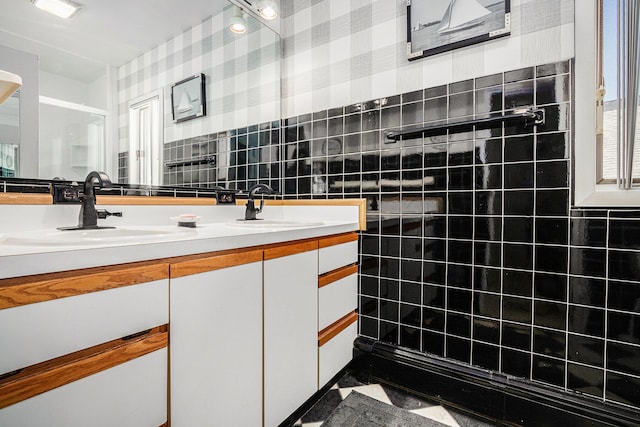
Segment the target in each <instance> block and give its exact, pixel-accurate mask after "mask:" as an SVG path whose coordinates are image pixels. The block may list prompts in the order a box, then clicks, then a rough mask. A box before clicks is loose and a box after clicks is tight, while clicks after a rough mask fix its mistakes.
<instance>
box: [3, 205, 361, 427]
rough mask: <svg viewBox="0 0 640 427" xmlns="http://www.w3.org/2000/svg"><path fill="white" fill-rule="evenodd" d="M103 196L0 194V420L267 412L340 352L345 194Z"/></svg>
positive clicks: (296, 394)
mask: <svg viewBox="0 0 640 427" xmlns="http://www.w3.org/2000/svg"><path fill="white" fill-rule="evenodd" d="M325 202H326V201H325ZM98 203H100V199H98ZM110 203H111V205H109V206H108V208H109V210H111V211H119V212H122V214H123V215H122V217H116V218H113V217H109V218H108V219H106V220H104V221H102V222H101V223H102V224H105V225H112V226H115V228H111V229H99V230H77V231H59V230H57V227H60V226H65V225H69V222H73V220H74V213H73V212H74V211H75V214H76V215H77V206H59V205H57V206H54V205H48V206H47V205H37V206H26V205H17V204H15V205H0V216H2V218H3V223H5V225H3V226H1V227H0V346H1V347H2V349H3V351H2V352H1V353H0V425H11V426H31V425H49V426H62V425H64V426H87V425H92V426H102V425H104V426H113V425H118V426H154V427H155V426H162V425H168V424H169V423H170V424H171V425H172V426H206V425H238V426H261V425H263V426H276V425H278V424H280V423H281V422H282V421H284V420H285V419H286V418H287V417H288V416H289V415H290V414H291V413H292V412H294V411H295V410H296V409H297V408H298V407H299V406H300V405H301V404H303V403H304V402H305V401H306V400H307V399H308V398H309V397H311V396H312V395H313V394H314V393H315V392H316V391H317V390H318V389H319V388H321V387H322V386H324V385H325V384H326V383H327V382H328V381H330V380H331V378H332V377H333V376H334V375H335V374H336V373H338V372H339V371H340V370H341V368H342V367H344V366H345V365H346V364H347V363H348V362H349V360H351V356H352V347H353V340H354V338H355V337H356V335H357V315H356V313H355V310H356V308H357V271H358V268H357V249H358V248H357V247H358V243H357V239H358V236H357V231H358V230H359V229H361V222H362V221H361V206H359V205H343V206H331V205H329V204H326V203H322V204H315V205H292V204H286V203H282V202H281V203H280V204H274V205H267V206H266V207H265V209H264V212H263V213H262V214H261V215H260V217H261V218H263V219H261V220H255V221H240V220H238V219H239V218H243V215H244V206H207V205H191V206H185V205H157V206H140V205H113V203H117V201H115V202H114V201H111V202H110ZM293 203H295V202H293ZM338 203H339V202H338ZM70 212H71V213H70ZM186 213H188V214H191V215H193V216H195V218H194V219H197V220H198V221H197V223H196V227H184V226H179V224H180V225H185V224H184V223H182V222H180V221H179V220H178V219H179V218H181V216H180V215H181V214H186ZM5 218H20V219H21V221H20V223H19V224H17V225H15V224H14V225H12V226H7V225H6V223H7V222H9V221H6V220H4V219H5Z"/></svg>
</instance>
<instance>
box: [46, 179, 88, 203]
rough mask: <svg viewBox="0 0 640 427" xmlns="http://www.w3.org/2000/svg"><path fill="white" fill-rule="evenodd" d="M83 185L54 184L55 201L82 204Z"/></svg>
mask: <svg viewBox="0 0 640 427" xmlns="http://www.w3.org/2000/svg"><path fill="white" fill-rule="evenodd" d="M81 192H82V191H81V187H80V186H79V185H78V184H75V185H74V184H53V203H54V204H58V203H67V204H77V205H79V204H81V203H82V199H81V198H80V193H81Z"/></svg>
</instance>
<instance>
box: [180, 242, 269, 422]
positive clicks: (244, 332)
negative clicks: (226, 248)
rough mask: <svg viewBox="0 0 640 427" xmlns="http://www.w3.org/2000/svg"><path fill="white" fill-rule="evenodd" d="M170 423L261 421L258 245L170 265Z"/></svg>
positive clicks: (259, 265) (260, 329)
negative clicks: (254, 247)
mask: <svg viewBox="0 0 640 427" xmlns="http://www.w3.org/2000/svg"><path fill="white" fill-rule="evenodd" d="M170 295H171V297H170V304H171V323H170V333H171V344H170V351H171V362H170V372H171V393H170V396H171V425H172V426H173V427H190V426H233V425H237V426H260V425H262V251H261V250H253V251H237V252H230V253H218V254H212V256H209V257H199V258H198V259H193V260H185V261H180V262H178V263H175V264H172V265H171V291H170Z"/></svg>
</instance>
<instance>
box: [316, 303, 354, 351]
mask: <svg viewBox="0 0 640 427" xmlns="http://www.w3.org/2000/svg"><path fill="white" fill-rule="evenodd" d="M356 320H358V314H357V313H356V312H355V311H352V312H351V313H349V314H347V315H346V316H344V317H343V318H342V319H340V320H338V321H336V322H333V323H332V324H330V325H329V326H327V327H326V328H324V329H323V330H321V331H320V332H318V347H322V346H323V345H325V344H326V343H327V342H329V341H330V340H331V338H333V337H335V336H336V335H338V334H339V333H340V332H342V331H344V330H345V329H347V327H348V326H349V325H351V324H352V323H353V322H355V321H356Z"/></svg>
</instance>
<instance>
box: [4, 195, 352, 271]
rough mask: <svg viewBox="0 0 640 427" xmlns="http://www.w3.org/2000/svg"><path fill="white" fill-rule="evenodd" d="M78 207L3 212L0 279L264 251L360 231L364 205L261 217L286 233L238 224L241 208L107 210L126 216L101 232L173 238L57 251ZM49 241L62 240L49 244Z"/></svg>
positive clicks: (285, 210)
mask: <svg viewBox="0 0 640 427" xmlns="http://www.w3.org/2000/svg"><path fill="white" fill-rule="evenodd" d="M56 208H62V209H56ZM73 208H74V207H69V206H64V207H58V206H29V207H27V206H0V214H1V215H0V217H1V218H2V220H3V221H2V223H3V226H2V227H0V279H4V278H9V277H19V276H27V275H33V274H41V273H51V272H56V271H66V270H75V269H80V268H89V267H98V266H104V265H113V264H122V263H128V262H136V261H145V260H153V259H159V258H167V257H173V256H181V255H191V254H198V253H204V252H212V251H221V250H228V249H237V248H243V247H251V246H261V245H268V244H272V243H279V242H286V241H292V240H300V239H307V238H314V237H320V236H326V235H331V234H338V233H345V232H349V231H355V230H358V229H359V223H358V218H359V216H358V215H359V212H358V207H357V206H266V207H265V209H264V212H263V214H261V215H260V217H262V218H265V219H266V220H275V222H277V221H289V222H290V223H289V224H288V226H287V227H283V228H278V227H270V226H267V225H266V224H265V225H264V226H263V225H259V226H253V225H249V226H242V224H241V223H237V222H236V219H237V218H241V217H242V216H243V214H244V208H243V207H240V206H215V207H211V206H210V207H202V206H189V207H184V206H181V207H175V206H173V207H168V206H167V207H165V206H162V207H158V206H107V208H108V210H110V211H122V212H123V217H122V218H113V217H110V218H109V219H107V220H104V221H101V220H99V225H109V226H115V227H117V228H121V229H129V230H141V231H145V230H149V231H150V232H153V231H161V232H166V233H167V234H163V235H158V236H150V237H144V236H143V237H141V238H136V237H127V238H124V239H118V238H116V239H111V240H110V239H103V240H101V241H96V242H83V243H82V244H67V242H64V244H57V243H56V240H58V239H60V237H59V235H58V234H57V233H74V231H58V230H57V229H56V227H59V226H68V225H73V224H74V222H75V221H76V218H77V213H76V216H71V217H69V212H73V211H74V209H73ZM77 209H78V207H77V206H75V210H76V211H77ZM182 213H193V214H195V215H199V216H200V217H201V219H200V220H199V222H198V223H197V227H196V228H185V227H178V226H177V224H176V223H175V222H174V221H171V220H170V218H171V217H175V216H177V215H179V214H182ZM7 218H13V219H14V220H15V221H18V220H20V225H19V226H14V227H11V226H10V224H8V223H7V221H6V219H7ZM265 223H268V221H265ZM295 223H299V224H295ZM38 236H42V238H41V239H40V238H39V237H38ZM48 236H54V237H55V238H54V239H51V240H49V239H48ZM70 236H71V235H70ZM38 239H40V241H39V240H38Z"/></svg>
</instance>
